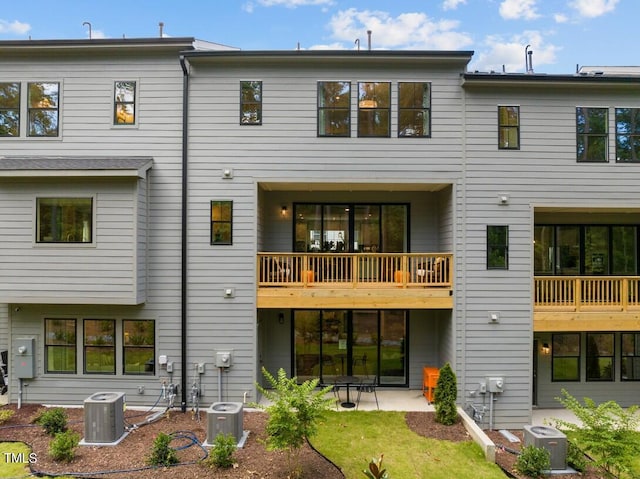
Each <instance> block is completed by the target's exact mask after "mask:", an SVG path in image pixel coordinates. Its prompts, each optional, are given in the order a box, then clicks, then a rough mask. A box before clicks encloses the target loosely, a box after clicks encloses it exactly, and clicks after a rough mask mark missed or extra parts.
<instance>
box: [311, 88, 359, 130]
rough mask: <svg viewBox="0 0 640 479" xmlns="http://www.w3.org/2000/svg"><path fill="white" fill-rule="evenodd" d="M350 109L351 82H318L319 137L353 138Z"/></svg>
mask: <svg viewBox="0 0 640 479" xmlns="http://www.w3.org/2000/svg"><path fill="white" fill-rule="evenodd" d="M350 109H351V83H350V82H347V81H330V82H318V136H351V111H350Z"/></svg>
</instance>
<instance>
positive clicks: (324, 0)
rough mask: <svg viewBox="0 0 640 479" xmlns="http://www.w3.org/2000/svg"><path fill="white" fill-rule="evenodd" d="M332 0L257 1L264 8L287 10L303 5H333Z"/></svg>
mask: <svg viewBox="0 0 640 479" xmlns="http://www.w3.org/2000/svg"><path fill="white" fill-rule="evenodd" d="M333 2H334V0H258V3H259V4H260V5H263V6H265V7H274V6H282V7H287V8H296V7H302V6H305V5H333Z"/></svg>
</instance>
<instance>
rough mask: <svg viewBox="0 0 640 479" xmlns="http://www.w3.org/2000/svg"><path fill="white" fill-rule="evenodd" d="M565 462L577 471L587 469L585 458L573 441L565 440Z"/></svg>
mask: <svg viewBox="0 0 640 479" xmlns="http://www.w3.org/2000/svg"><path fill="white" fill-rule="evenodd" d="M567 464H569V466H571V467H573V468H574V469H575V470H576V471H578V472H584V471H585V470H586V469H587V458H586V457H585V455H584V452H582V450H581V449H580V448H579V447H578V446H577V445H576V443H574V442H573V441H567Z"/></svg>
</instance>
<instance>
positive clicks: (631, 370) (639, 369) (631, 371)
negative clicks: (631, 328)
mask: <svg viewBox="0 0 640 479" xmlns="http://www.w3.org/2000/svg"><path fill="white" fill-rule="evenodd" d="M621 343H622V357H621V364H620V379H622V380H623V381H640V333H622V340H621Z"/></svg>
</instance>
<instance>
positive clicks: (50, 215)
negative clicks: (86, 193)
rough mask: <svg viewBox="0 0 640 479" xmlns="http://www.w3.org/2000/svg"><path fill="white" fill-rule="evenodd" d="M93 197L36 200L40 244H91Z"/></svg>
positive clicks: (37, 229)
mask: <svg viewBox="0 0 640 479" xmlns="http://www.w3.org/2000/svg"><path fill="white" fill-rule="evenodd" d="M92 241H93V198H36V242H37V243H91V242H92Z"/></svg>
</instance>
